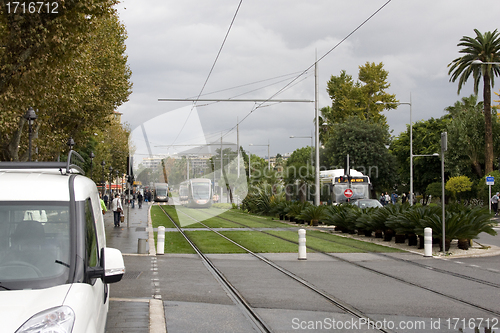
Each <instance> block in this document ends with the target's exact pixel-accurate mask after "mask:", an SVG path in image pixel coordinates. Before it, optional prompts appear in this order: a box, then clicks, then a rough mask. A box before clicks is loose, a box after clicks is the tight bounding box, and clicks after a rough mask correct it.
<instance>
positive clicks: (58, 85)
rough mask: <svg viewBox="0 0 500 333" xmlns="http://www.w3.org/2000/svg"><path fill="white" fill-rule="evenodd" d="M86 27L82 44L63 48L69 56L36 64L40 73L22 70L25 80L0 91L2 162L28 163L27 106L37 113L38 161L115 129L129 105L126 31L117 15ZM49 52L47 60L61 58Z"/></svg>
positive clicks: (18, 78) (76, 42)
mask: <svg viewBox="0 0 500 333" xmlns="http://www.w3.org/2000/svg"><path fill="white" fill-rule="evenodd" d="M86 24H87V25H86V26H85V29H83V28H82V29H83V31H84V32H85V34H83V32H82V31H78V33H79V37H78V38H76V37H75V38H76V39H75V38H73V39H69V40H68V41H66V42H65V43H66V44H65V48H67V49H68V54H67V55H65V56H64V57H62V58H61V59H59V58H57V57H55V58H54V59H52V58H51V60H49V59H48V58H44V57H42V58H40V59H38V58H37V60H33V61H34V62H36V63H37V64H38V66H39V67H37V66H31V67H30V66H26V68H24V67H23V71H22V75H21V74H19V75H17V76H16V78H15V79H14V78H12V79H11V80H9V81H8V84H7V83H6V88H5V91H4V92H3V93H1V91H0V98H1V100H2V104H1V105H0V143H1V151H0V159H1V160H23V159H25V158H26V153H25V152H26V142H27V141H28V140H27V138H26V136H27V133H26V130H24V131H23V127H24V126H25V119H24V118H23V114H24V112H25V111H26V109H27V107H28V106H33V107H34V108H35V109H38V110H39V111H37V115H38V120H37V122H36V130H35V137H36V136H37V135H38V130H39V132H40V133H39V135H38V139H37V140H36V141H34V143H36V147H37V149H38V156H37V159H39V160H54V159H56V158H57V156H58V155H59V154H60V153H61V151H64V150H65V149H66V148H67V147H66V145H65V143H66V140H67V139H68V137H69V136H71V137H73V138H74V139H75V141H76V142H80V143H82V142H85V141H87V140H88V136H91V135H93V133H95V132H96V131H104V130H106V128H107V127H109V126H111V121H112V119H113V118H114V117H113V116H112V115H113V113H114V110H115V109H116V108H117V107H118V106H119V105H121V104H122V103H123V102H125V101H126V100H127V99H128V96H129V94H130V92H131V83H130V76H131V72H130V69H129V68H128V66H127V64H126V62H127V57H126V55H125V39H126V31H125V27H124V26H123V24H121V23H120V21H119V19H118V17H117V15H116V13H115V12H114V11H113V12H112V13H108V14H106V15H104V14H103V15H99V16H95V17H93V18H92V20H90V19H89V20H87V21H86ZM61 29H62V28H61ZM0 33H2V31H0ZM76 34H77V32H75V35H76ZM2 37H4V36H2ZM70 42H72V44H71V43H70ZM46 51H47V52H48V54H50V56H49V55H47V57H53V56H54V54H55V55H57V49H55V50H54V51H53V53H50V52H51V51H50V50H46ZM0 60H2V58H0ZM2 61H3V60H2ZM5 66H7V65H5V64H4V67H5ZM0 75H1V73H0Z"/></svg>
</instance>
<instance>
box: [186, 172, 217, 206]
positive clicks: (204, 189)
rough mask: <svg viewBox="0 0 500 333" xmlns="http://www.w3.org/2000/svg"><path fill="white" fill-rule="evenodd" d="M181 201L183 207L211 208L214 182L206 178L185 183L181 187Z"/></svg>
mask: <svg viewBox="0 0 500 333" xmlns="http://www.w3.org/2000/svg"><path fill="white" fill-rule="evenodd" d="M179 200H180V203H181V204H182V205H183V206H187V207H193V208H197V207H199V208H209V207H210V206H212V181H211V180H210V179H206V178H196V179H189V180H185V181H183V182H182V183H181V184H180V186H179Z"/></svg>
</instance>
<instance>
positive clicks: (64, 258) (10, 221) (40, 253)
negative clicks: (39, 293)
mask: <svg viewBox="0 0 500 333" xmlns="http://www.w3.org/2000/svg"><path fill="white" fill-rule="evenodd" d="M69 222H70V217H69V203H67V202H66V203H57V202H56V203H54V202H43V203H42V202H8V203H6V202H4V203H0V286H2V288H0V291H1V290H5V289H27V288H33V289H37V288H47V287H50V286H55V285H59V284H63V283H66V281H67V280H68V276H69V267H70V223H69Z"/></svg>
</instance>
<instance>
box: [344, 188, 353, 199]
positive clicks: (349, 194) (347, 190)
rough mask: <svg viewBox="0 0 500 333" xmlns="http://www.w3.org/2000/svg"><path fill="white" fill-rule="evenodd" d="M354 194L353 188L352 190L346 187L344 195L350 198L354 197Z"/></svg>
mask: <svg viewBox="0 0 500 333" xmlns="http://www.w3.org/2000/svg"><path fill="white" fill-rule="evenodd" d="M352 194H353V193H352V190H351V189H350V188H348V189H346V190H345V191H344V197H346V198H350V197H352Z"/></svg>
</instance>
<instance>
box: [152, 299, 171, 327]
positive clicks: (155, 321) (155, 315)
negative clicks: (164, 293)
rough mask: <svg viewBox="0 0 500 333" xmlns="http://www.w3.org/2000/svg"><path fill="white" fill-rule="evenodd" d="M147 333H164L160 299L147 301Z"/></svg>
mask: <svg viewBox="0 0 500 333" xmlns="http://www.w3.org/2000/svg"><path fill="white" fill-rule="evenodd" d="M149 332H150V333H166V332H167V324H166V322H165V310H164V308H163V301H162V300H160V299H150V300H149Z"/></svg>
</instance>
